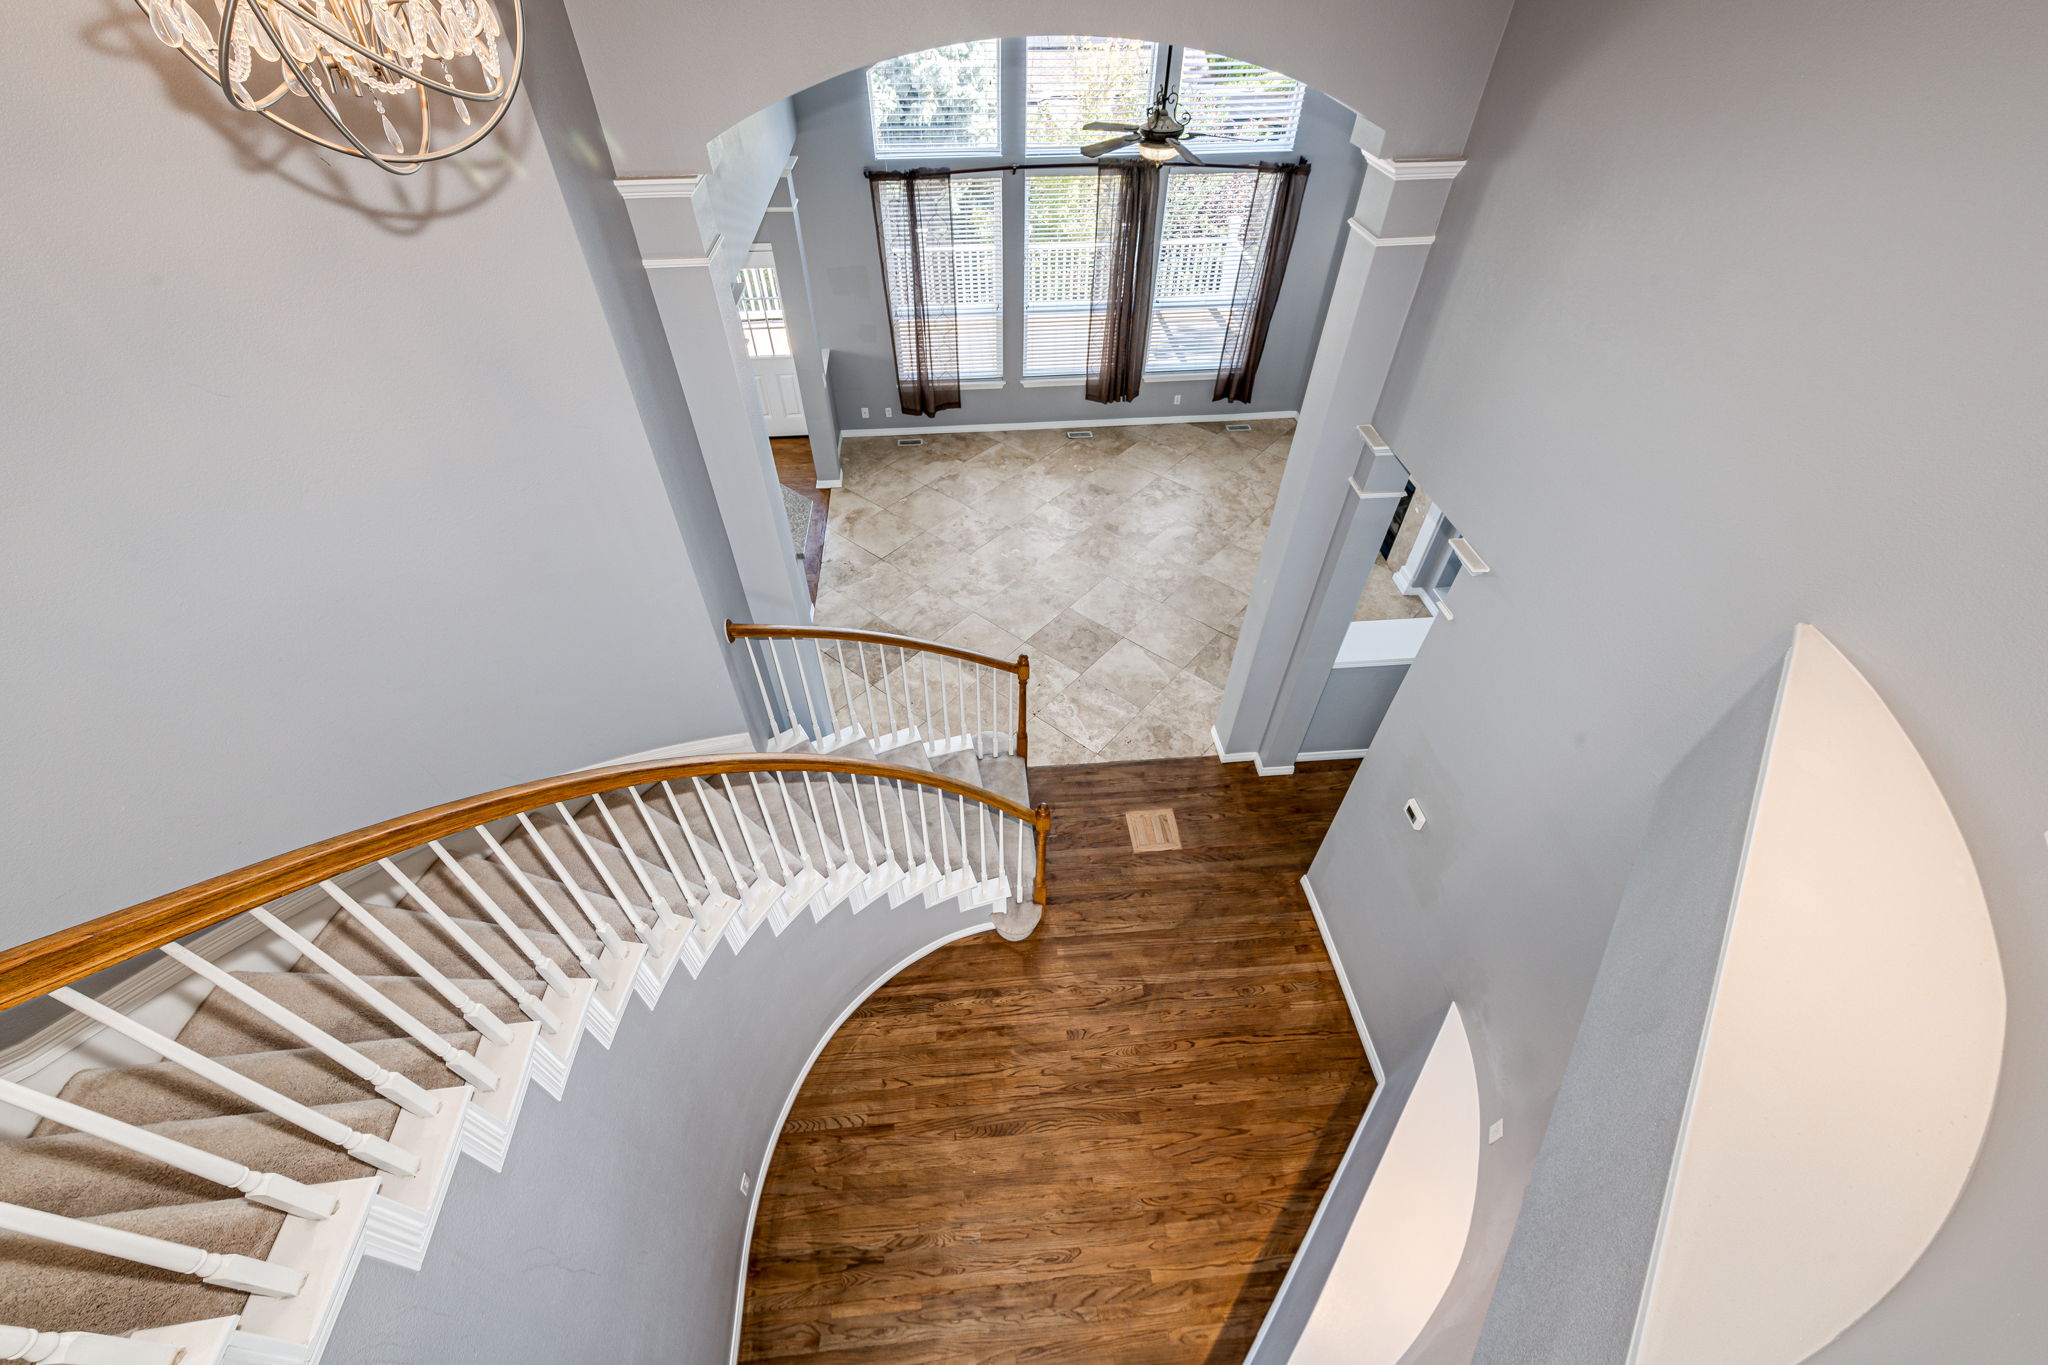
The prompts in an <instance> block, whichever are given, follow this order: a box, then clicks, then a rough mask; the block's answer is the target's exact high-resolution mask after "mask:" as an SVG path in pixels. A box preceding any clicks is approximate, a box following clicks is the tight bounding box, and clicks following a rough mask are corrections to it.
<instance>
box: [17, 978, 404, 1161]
mask: <svg viewBox="0 0 2048 1365" xmlns="http://www.w3.org/2000/svg"><path fill="white" fill-rule="evenodd" d="M49 998H50V999H52V1000H55V1001H56V1002H57V1003H59V1004H61V1005H67V1006H69V1007H70V1008H72V1009H74V1010H77V1011H78V1012H79V1013H80V1014H82V1015H84V1016H85V1017H86V1018H88V1019H90V1020H92V1021H93V1022H95V1023H98V1024H103V1025H105V1026H106V1027H108V1028H110V1029H112V1030H114V1032H116V1033H118V1034H120V1035H121V1036H122V1037H124V1038H127V1039H129V1040H130V1041H132V1042H136V1043H140V1044H141V1045H142V1046H143V1047H146V1048H148V1049H149V1050H150V1051H151V1052H154V1053H155V1054H156V1055H157V1056H159V1057H161V1058H163V1059H164V1060H165V1061H167V1062H176V1063H177V1064H178V1065H179V1066H182V1067H184V1068H185V1069H186V1070H187V1071H190V1072H191V1073H192V1074H193V1075H195V1076H198V1077H199V1078H200V1079H201V1080H205V1081H212V1082H213V1083H214V1084H215V1085H217V1086H219V1087H220V1088H221V1089H223V1090H225V1091H227V1092H228V1093H229V1094H231V1095H238V1096H240V1097H241V1098H242V1099H245V1100H247V1101H248V1102H249V1103H251V1104H253V1105H255V1106H256V1107H257V1108H258V1109H267V1110H269V1111H270V1112H271V1113H273V1114H275V1115H277V1116H278V1117H279V1118H281V1119H283V1120H284V1121H285V1122H286V1123H289V1124H291V1125H292V1127H294V1128H303V1129H304V1130H305V1131H307V1132H309V1133H311V1134H312V1135H313V1136H314V1137H316V1138H319V1139H320V1140H321V1141H322V1142H326V1143H330V1144H332V1145H333V1146H336V1147H339V1148H341V1150H342V1151H344V1152H347V1153H348V1154H349V1155H350V1156H352V1157H354V1158H355V1159H356V1160H358V1161H360V1162H362V1163H363V1164H364V1165H366V1166H374V1167H376V1168H377V1169H378V1170H380V1171H389V1172H391V1173H392V1174H393V1175H412V1174H413V1173H414V1172H416V1171H418V1170H419V1168H420V1159H419V1158H418V1157H416V1156H414V1155H413V1154H412V1153H411V1152H408V1151H406V1150H405V1149H404V1148H402V1147H398V1146H395V1145H393V1144H392V1143H389V1142H386V1141H385V1140H384V1139H383V1138H380V1137H377V1136H375V1135H374V1134H371V1133H359V1132H357V1131H356V1130H355V1129H353V1128H351V1127H349V1126H348V1125H347V1124H345V1123H342V1122H341V1121H339V1120H338V1119H332V1118H329V1117H328V1116H327V1115H325V1114H323V1113H321V1112H320V1111H319V1110H317V1109H314V1108H312V1107H310V1106H308V1105H304V1104H300V1103H299V1102H298V1101H297V1100H295V1099H293V1098H291V1097H290V1096H289V1095H281V1094H279V1093H278V1092H277V1091H275V1090H272V1089H271V1088H270V1087H269V1086H267V1085H265V1084H263V1083H262V1082H261V1081H254V1080H251V1079H249V1078H248V1077H247V1076H244V1075H243V1074H242V1073H241V1072H239V1071H230V1070H228V1069H227V1068H226V1067H224V1066H222V1065H221V1064H220V1063H219V1062H216V1061H215V1060H213V1058H211V1057H204V1056H201V1055H200V1054H199V1053H197V1052H194V1051H193V1050H192V1049H191V1048H189V1047H186V1046H185V1045H184V1044H183V1043H177V1042H173V1041H171V1040H170V1039H169V1038H166V1037H164V1035H163V1034H161V1033H158V1032H157V1031H156V1030H155V1029H153V1028H150V1027H149V1026H148V1025H146V1024H138V1023H136V1022H135V1021H134V1020H133V1019H130V1018H129V1017H128V1016H127V1015H125V1014H122V1013H121V1012H120V1011H119V1010H112V1009H108V1008H107V1007H106V1006H105V1005H102V1004H101V1003H100V1002H99V1001H97V1000H94V999H93V998H92V997H91V996H87V995H80V994H79V993H78V992H77V991H75V990H73V989H71V987H69V986H59V987H58V988H57V989H56V990H54V991H51V992H50V996H49Z"/></svg>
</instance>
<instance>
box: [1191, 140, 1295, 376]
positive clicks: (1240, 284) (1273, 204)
mask: <svg viewBox="0 0 2048 1365" xmlns="http://www.w3.org/2000/svg"><path fill="white" fill-rule="evenodd" d="M1307 188H1308V163H1307V162H1306V161H1303V162H1299V163H1296V164H1294V165H1289V166H1276V165H1273V164H1271V163H1269V162H1263V161H1262V162H1260V163H1259V169H1258V179H1257V180H1256V181H1255V182H1254V183H1253V185H1252V196H1251V204H1250V205H1249V207H1248V208H1247V210H1246V212H1245V221H1244V237H1243V246H1244V255H1242V256H1240V257H1239V258H1238V263H1237V284H1236V287H1235V288H1234V289H1233V290H1232V291H1231V299H1230V321H1229V322H1228V323H1227V324H1226V325H1225V327H1224V332H1223V358H1222V359H1221V360H1220V361H1219V362H1218V363H1217V366H1216V391H1215V393H1214V394H1212V395H1211V396H1212V397H1214V398H1215V399H1216V400H1217V401H1219V402H1228V403H1249V402H1251V401H1252V384H1253V382H1254V381H1255V380H1256V379H1257V378H1258V373H1259V358H1260V357H1261V356H1263V355H1264V354H1265V351H1266V333H1267V332H1269V331H1271V330H1272V327H1273V310H1274V308H1275V307H1277V306H1278V304H1279V301H1280V281H1281V279H1282V278H1283V277H1284V276H1285V275H1286V274H1287V254H1288V252H1290V251H1292V250H1293V249H1294V229H1295V226H1296V225H1297V224H1298V223H1299V222H1300V221H1301V197H1302V194H1303V193H1304V192H1305V191H1306V190H1307Z"/></svg>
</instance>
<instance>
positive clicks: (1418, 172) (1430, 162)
mask: <svg viewBox="0 0 2048 1365" xmlns="http://www.w3.org/2000/svg"><path fill="white" fill-rule="evenodd" d="M1358 154H1359V155H1360V156H1362V157H1364V158H1365V164H1366V165H1368V166H1370V167H1372V168H1373V169H1374V170H1376V171H1378V172H1379V173H1380V174H1381V175H1384V176H1386V177H1387V178H1388V179H1389V180H1456V179H1457V178H1458V172H1459V171H1462V170H1464V169H1465V162H1464V160H1463V159H1462V158H1457V157H1448V156H1417V157H1387V156H1375V155H1373V154H1372V153H1371V152H1368V151H1366V150H1365V149H1364V148H1363V147H1361V148H1359V150H1358Z"/></svg>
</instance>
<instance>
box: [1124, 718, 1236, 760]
mask: <svg viewBox="0 0 2048 1365" xmlns="http://www.w3.org/2000/svg"><path fill="white" fill-rule="evenodd" d="M1213 749H1214V746H1213V744H1212V743H1211V742H1210V739H1209V736H1208V735H1206V734H1195V733H1193V732H1191V731H1187V730H1182V729H1178V728H1176V727H1175V726H1173V725H1171V724H1169V723H1168V722H1166V721H1164V720H1162V719H1160V718H1159V717H1157V716H1150V715H1139V716H1134V717H1133V718H1132V719H1131V722H1130V724H1128V725H1126V726H1124V728H1123V729H1122V730H1120V731H1118V732H1117V735H1116V738H1114V739H1112V740H1110V741H1109V743H1107V744H1105V745H1103V746H1102V755H1101V757H1102V761H1103V762H1104V763H1125V762H1130V761H1132V760H1134V759H1146V758H1199V757H1201V756H1202V755H1203V754H1206V753H1210V752H1213Z"/></svg>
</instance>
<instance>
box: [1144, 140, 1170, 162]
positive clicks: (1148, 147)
mask: <svg viewBox="0 0 2048 1365" xmlns="http://www.w3.org/2000/svg"><path fill="white" fill-rule="evenodd" d="M1138 155H1139V156H1142V157H1144V158H1145V159H1146V160H1147V161H1171V160H1173V159H1174V158H1175V157H1177V156H1179V155H1180V150H1179V149H1178V148H1176V147H1175V146H1174V145H1173V144H1172V143H1170V142H1141V143H1139V144H1138Z"/></svg>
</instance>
